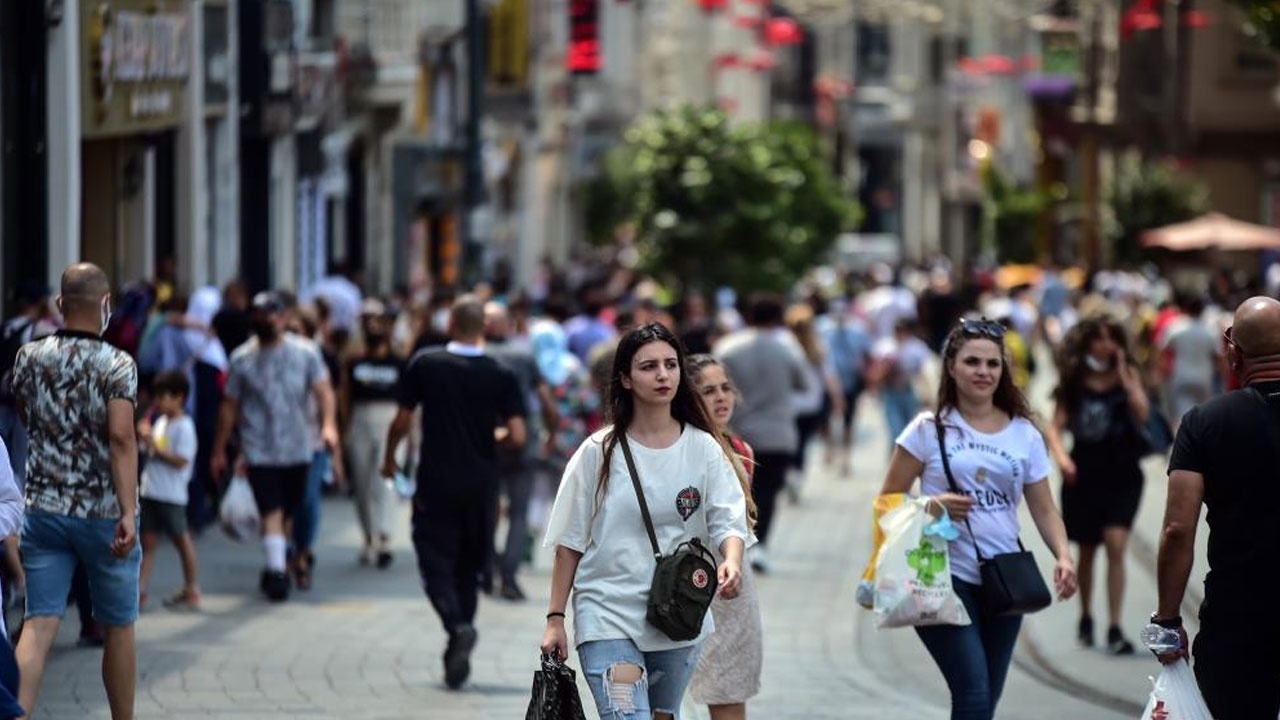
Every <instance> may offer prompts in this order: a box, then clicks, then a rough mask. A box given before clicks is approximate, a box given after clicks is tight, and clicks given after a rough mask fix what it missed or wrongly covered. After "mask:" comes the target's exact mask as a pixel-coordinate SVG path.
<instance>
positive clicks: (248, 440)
mask: <svg viewBox="0 0 1280 720" xmlns="http://www.w3.org/2000/svg"><path fill="white" fill-rule="evenodd" d="M250 318H251V319H252V323H253V333H254V337H253V338H252V339H250V340H249V341H248V342H246V343H245V344H243V345H241V346H240V347H239V348H237V349H236V351H235V352H234V353H232V354H231V368H230V371H229V373H228V375H227V391H226V393H227V394H226V397H225V398H224V399H223V401H222V409H221V411H220V412H221V415H220V416H219V418H218V434H217V435H216V436H215V438H214V441H213V456H212V459H211V460H210V463H211V468H210V469H211V470H212V473H213V476H214V477H215V478H221V477H222V476H223V475H224V474H225V473H226V470H227V443H228V441H229V440H230V438H231V431H232V430H233V429H234V428H235V427H236V426H237V425H238V426H239V427H240V449H241V452H242V453H243V455H244V463H245V465H246V466H247V474H248V479H249V484H250V485H252V486H253V496H254V499H255V500H256V501H257V503H258V512H259V513H261V515H262V549H263V553H264V554H265V555H266V568H265V569H264V570H263V571H262V579H261V582H260V588H261V589H262V592H263V593H264V594H266V596H267V598H268V599H270V600H271V601H272V602H280V601H283V600H286V599H288V597H289V587H290V580H289V575H288V574H286V570H287V568H288V543H287V541H286V540H285V538H286V537H287V533H286V531H285V522H286V518H289V517H292V516H293V514H294V512H295V511H296V510H297V509H298V507H299V506H301V505H302V501H303V499H304V497H305V494H306V489H307V476H308V471H309V470H310V467H311V459H312V454H313V453H312V445H311V430H310V428H311V423H310V418H309V414H310V412H311V406H310V405H309V403H308V400H309V398H310V397H311V396H312V395H314V396H315V399H316V404H317V405H318V406H319V408H320V413H321V415H322V418H323V419H322V422H323V426H322V428H321V431H320V436H321V438H322V439H323V441H324V444H325V447H326V448H328V449H329V450H330V451H333V450H334V449H336V448H338V447H339V446H338V429H337V422H336V420H335V400H334V393H333V388H332V386H330V384H329V371H328V369H326V367H325V364H324V358H323V357H322V356H321V354H320V349H319V348H318V347H317V346H316V344H315V343H313V342H311V341H310V340H307V339H306V338H303V337H300V336H298V335H293V334H289V333H286V332H285V326H286V324H287V321H288V314H287V312H286V308H285V304H284V301H283V299H282V298H281V297H280V296H279V295H278V294H277V293H273V292H261V293H258V294H257V295H255V296H254V298H253V309H252V311H251V314H250ZM293 573H294V576H295V577H296V579H297V580H298V587H299V589H306V588H308V587H309V586H310V573H311V549H310V548H307V547H296V548H294V553H293Z"/></svg>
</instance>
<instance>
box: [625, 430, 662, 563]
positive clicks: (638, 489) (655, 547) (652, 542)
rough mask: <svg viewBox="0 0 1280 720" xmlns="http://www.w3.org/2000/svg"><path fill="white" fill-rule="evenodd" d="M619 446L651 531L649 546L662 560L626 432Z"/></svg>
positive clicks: (641, 511) (641, 512)
mask: <svg viewBox="0 0 1280 720" xmlns="http://www.w3.org/2000/svg"><path fill="white" fill-rule="evenodd" d="M618 444H619V445H621V446H622V456H623V457H624V458H626V460H627V472H628V473H629V474H630V475H631V485H632V487H634V488H635V489H636V498H637V499H638V500H639V501H640V514H641V515H643V516H644V529H645V530H648V531H649V544H650V545H652V546H653V557H654V558H655V559H658V560H661V559H662V551H661V550H659V549H658V536H657V535H656V534H654V532H653V518H652V517H650V516H649V503H647V502H645V500H644V488H642V487H640V476H639V475H638V474H637V473H636V461H635V460H634V459H633V458H632V457H631V446H630V445H628V444H627V433H626V432H625V431H624V432H621V433H619V434H618Z"/></svg>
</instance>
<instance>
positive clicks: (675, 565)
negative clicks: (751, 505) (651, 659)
mask: <svg viewBox="0 0 1280 720" xmlns="http://www.w3.org/2000/svg"><path fill="white" fill-rule="evenodd" d="M618 443H619V444H620V445H622V455H623V457H625V458H626V460H627V472H628V473H629V474H630V475H631V484H632V485H633V486H634V487H635V489H636V498H638V499H639V500H640V514H641V515H643V516H644V527H645V530H648V531H649V544H650V545H651V546H652V547H653V559H654V560H655V561H656V562H657V563H658V566H657V567H656V568H654V570H653V583H652V584H651V585H650V587H649V607H648V611H647V613H646V615H645V617H646V619H647V620H648V621H649V624H650V625H653V626H654V627H656V628H658V629H659V630H661V631H662V632H663V634H665V635H666V636H667V637H669V638H671V639H672V640H693V639H694V638H696V637H698V636H699V635H701V634H702V621H703V619H704V618H705V617H706V616H707V610H708V609H709V608H710V607H711V600H712V599H713V598H714V597H715V595H716V584H717V583H718V582H719V580H718V578H717V577H716V563H715V556H714V555H712V554H711V551H710V550H708V549H707V548H706V546H704V545H703V544H702V541H701V540H699V539H698V538H693V539H692V540H689V541H688V542H683V543H680V545H679V547H677V548H676V551H675V552H673V553H671V554H670V555H663V554H662V550H661V549H660V548H659V547H658V536H657V535H656V534H655V533H654V531H653V518H652V517H650V516H649V504H648V503H647V502H645V499H644V488H642V487H640V476H639V475H638V474H637V473H636V463H635V460H634V459H632V457H631V448H630V446H628V445H627V436H626V434H625V433H620V434H619V435H618Z"/></svg>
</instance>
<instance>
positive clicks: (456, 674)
mask: <svg viewBox="0 0 1280 720" xmlns="http://www.w3.org/2000/svg"><path fill="white" fill-rule="evenodd" d="M476 638H477V633H476V629H475V627H473V626H472V625H470V624H464V625H459V626H458V629H457V630H454V631H453V633H452V634H451V635H449V645H448V646H447V647H446V648H445V651H444V684H445V685H447V686H448V687H449V689H450V690H457V689H458V688H460V687H462V685H463V684H464V683H465V682H466V681H467V678H468V677H470V675H471V651H472V650H474V649H475V647H476Z"/></svg>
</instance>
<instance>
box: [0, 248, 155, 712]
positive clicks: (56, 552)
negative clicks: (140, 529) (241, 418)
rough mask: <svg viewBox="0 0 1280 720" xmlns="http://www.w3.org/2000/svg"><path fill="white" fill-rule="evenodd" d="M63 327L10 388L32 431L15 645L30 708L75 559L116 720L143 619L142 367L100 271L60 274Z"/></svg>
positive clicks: (123, 707) (34, 346) (29, 358)
mask: <svg viewBox="0 0 1280 720" xmlns="http://www.w3.org/2000/svg"><path fill="white" fill-rule="evenodd" d="M58 309H59V310H60V311H61V312H62V316H63V319H64V321H65V322H64V327H65V329H64V330H62V331H61V332H58V333H57V334H55V335H53V336H51V337H47V338H44V339H43V340H37V341H35V342H32V343H29V344H27V345H25V346H23V348H22V349H21V350H20V351H19V352H18V357H17V360H16V362H15V363H14V369H13V388H14V395H15V396H16V398H17V406H18V413H19V415H20V416H21V417H22V419H23V422H24V423H25V424H26V426H27V432H28V434H29V436H30V444H29V447H28V454H27V516H26V520H25V522H24V524H23V530H22V563H23V567H24V569H25V570H26V574H27V612H26V622H25V624H24V625H23V629H22V636H21V639H20V640H19V641H18V650H17V652H18V664H19V667H20V668H21V670H22V683H21V691H20V693H19V700H20V702H21V704H22V706H23V707H24V708H26V710H27V712H28V713H30V712H31V710H32V707H33V706H34V705H35V700H36V692H37V691H38V690H39V688H40V680H41V676H42V675H43V673H44V663H45V659H46V657H47V656H48V654H49V648H50V647H51V646H52V645H53V641H54V638H55V637H56V636H57V633H58V622H59V620H60V619H61V617H62V613H63V612H64V611H65V610H66V608H67V593H68V591H69V590H70V588H71V576H72V574H73V573H74V572H75V569H76V564H77V563H83V565H84V568H85V571H86V572H87V573H88V574H89V582H90V584H91V585H92V587H93V616H94V619H95V620H97V621H98V622H99V623H100V624H101V625H102V626H103V628H104V631H105V639H106V650H105V654H104V656H103V659H102V679H103V684H104V685H105V686H106V690H107V701H108V703H109V704H110V706H111V717H112V718H113V719H114V720H129V719H131V718H132V717H133V705H134V691H135V685H136V682H137V654H136V649H135V645H134V635H133V624H134V621H135V620H137V618H138V567H139V562H140V561H141V558H142V552H141V550H140V549H139V547H138V536H137V507H138V497H137V494H138V448H137V438H136V437H135V435H134V425H133V415H134V403H135V402H136V395H137V389H138V369H137V366H136V365H134V362H133V359H132V358H130V357H129V355H128V354H126V353H124V352H123V351H121V350H118V349H116V348H114V347H112V346H111V345H108V344H107V343H105V342H103V340H102V337H101V336H102V333H103V331H104V330H106V327H107V321H108V320H109V319H110V317H111V285H110V283H109V282H108V280H107V276H106V274H105V273H103V272H102V270H101V269H100V268H99V267H97V266H96V265H92V264H90V263H80V264H77V265H72V266H71V267H68V268H67V269H66V271H64V272H63V273H62V294H61V295H59V297H58Z"/></svg>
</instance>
